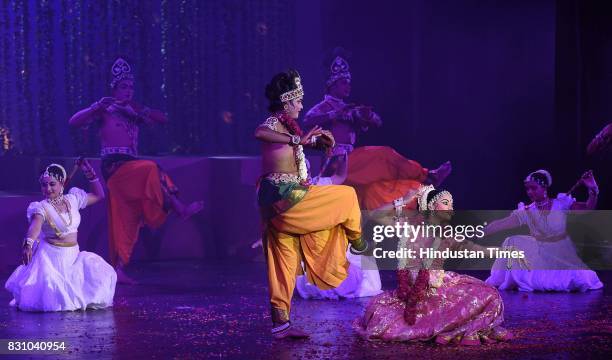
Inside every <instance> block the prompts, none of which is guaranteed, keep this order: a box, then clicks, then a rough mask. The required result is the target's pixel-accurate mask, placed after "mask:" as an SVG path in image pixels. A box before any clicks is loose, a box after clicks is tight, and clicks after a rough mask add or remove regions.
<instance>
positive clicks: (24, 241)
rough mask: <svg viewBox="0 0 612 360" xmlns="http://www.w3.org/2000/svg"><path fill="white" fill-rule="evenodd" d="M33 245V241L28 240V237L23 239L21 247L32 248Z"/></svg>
mask: <svg viewBox="0 0 612 360" xmlns="http://www.w3.org/2000/svg"><path fill="white" fill-rule="evenodd" d="M33 244H34V239H32V238H29V237H27V238H25V239H23V246H26V245H27V246H29V247H32V245H33Z"/></svg>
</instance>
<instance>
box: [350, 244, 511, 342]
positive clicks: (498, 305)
mask: <svg viewBox="0 0 612 360" xmlns="http://www.w3.org/2000/svg"><path fill="white" fill-rule="evenodd" d="M406 243H407V242H406V240H405V239H402V240H400V244H399V246H403V247H415V246H416V247H418V246H419V245H417V243H421V244H422V245H426V246H430V247H432V248H434V249H438V250H442V249H444V248H450V249H451V250H457V247H466V246H467V247H479V246H478V245H476V244H473V243H469V242H467V241H466V242H464V243H458V242H456V241H454V240H452V239H442V240H440V239H433V240H432V239H424V240H423V239H421V240H417V241H416V242H414V243H409V244H406ZM417 252H418V250H417ZM427 261H429V260H428V259H419V258H417V259H408V260H406V259H400V264H399V267H398V269H399V270H398V273H397V274H398V288H397V289H396V290H392V291H386V292H384V293H382V294H380V295H378V296H376V297H375V298H373V299H372V300H371V301H370V303H369V304H368V305H367V307H366V310H365V314H364V315H363V317H362V318H359V319H357V320H356V321H355V324H354V326H355V328H356V330H357V332H358V333H359V334H360V335H361V336H362V337H363V338H365V339H367V340H383V341H411V340H417V341H428V340H435V341H436V342H437V343H439V344H447V343H450V342H457V343H460V344H462V345H479V344H481V342H485V343H489V342H495V341H505V340H509V339H510V338H511V337H512V335H511V334H510V332H508V331H507V330H505V329H504V328H502V327H501V326H500V325H501V324H502V322H503V321H504V315H503V313H504V304H503V301H502V299H501V297H500V295H499V292H498V291H497V289H495V288H494V287H493V286H489V285H487V284H485V283H484V282H483V281H481V280H478V279H476V278H473V277H471V276H467V275H462V274H457V273H454V272H451V271H444V270H436V269H442V265H443V261H444V260H443V259H435V260H433V262H432V263H430V264H427V263H426V262H427ZM430 269H431V270H430Z"/></svg>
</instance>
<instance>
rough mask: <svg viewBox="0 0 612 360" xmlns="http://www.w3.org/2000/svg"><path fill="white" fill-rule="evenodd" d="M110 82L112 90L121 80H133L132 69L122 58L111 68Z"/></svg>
mask: <svg viewBox="0 0 612 360" xmlns="http://www.w3.org/2000/svg"><path fill="white" fill-rule="evenodd" d="M111 76H112V77H113V79H112V80H111V83H110V86H111V88H114V87H115V86H116V85H117V84H118V83H119V81H121V80H134V74H132V67H131V66H130V64H128V62H127V61H125V60H123V59H122V58H118V59H117V60H115V62H114V63H113V66H112V67H111Z"/></svg>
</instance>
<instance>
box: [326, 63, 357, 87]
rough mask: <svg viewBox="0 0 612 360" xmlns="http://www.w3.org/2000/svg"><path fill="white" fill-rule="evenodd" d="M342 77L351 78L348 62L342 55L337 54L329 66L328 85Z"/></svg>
mask: <svg viewBox="0 0 612 360" xmlns="http://www.w3.org/2000/svg"><path fill="white" fill-rule="evenodd" d="M340 79H349V80H350V79H351V72H350V71H349V64H348V62H347V61H346V60H345V59H344V58H343V57H341V56H336V58H335V59H334V61H332V63H331V66H330V67H329V78H328V79H327V83H326V84H327V86H332V84H333V83H335V82H336V81H338V80H340Z"/></svg>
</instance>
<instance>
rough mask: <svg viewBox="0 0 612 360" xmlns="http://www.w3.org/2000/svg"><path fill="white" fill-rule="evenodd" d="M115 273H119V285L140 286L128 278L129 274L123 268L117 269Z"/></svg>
mask: <svg viewBox="0 0 612 360" xmlns="http://www.w3.org/2000/svg"><path fill="white" fill-rule="evenodd" d="M115 271H116V272H117V282H118V283H119V284H125V285H137V284H138V282H137V281H136V280H134V279H132V278H131V277H129V276H127V274H126V273H125V272H124V271H123V269H122V268H121V267H117V268H116V269H115Z"/></svg>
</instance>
